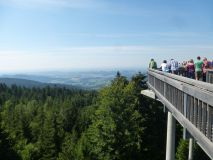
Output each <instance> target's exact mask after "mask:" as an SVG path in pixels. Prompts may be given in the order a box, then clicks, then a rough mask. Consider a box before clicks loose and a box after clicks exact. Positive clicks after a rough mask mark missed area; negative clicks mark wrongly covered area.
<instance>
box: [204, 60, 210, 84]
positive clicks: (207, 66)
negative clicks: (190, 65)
mask: <svg viewBox="0 0 213 160" xmlns="http://www.w3.org/2000/svg"><path fill="white" fill-rule="evenodd" d="M209 68H210V66H209V62H208V60H207V58H206V57H204V58H203V65H202V71H203V81H204V82H206V70H207V69H209Z"/></svg>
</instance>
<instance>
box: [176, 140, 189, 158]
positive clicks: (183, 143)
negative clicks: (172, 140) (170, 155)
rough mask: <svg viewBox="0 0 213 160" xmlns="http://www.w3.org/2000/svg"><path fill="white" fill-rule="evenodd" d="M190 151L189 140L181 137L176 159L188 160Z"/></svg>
mask: <svg viewBox="0 0 213 160" xmlns="http://www.w3.org/2000/svg"><path fill="white" fill-rule="evenodd" d="M188 153H189V141H188V140H184V139H181V140H180V142H179V145H178V148H177V153H176V159H177V160H186V159H187V158H188Z"/></svg>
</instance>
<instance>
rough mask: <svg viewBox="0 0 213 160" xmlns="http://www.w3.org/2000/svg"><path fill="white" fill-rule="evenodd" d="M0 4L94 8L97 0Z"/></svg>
mask: <svg viewBox="0 0 213 160" xmlns="http://www.w3.org/2000/svg"><path fill="white" fill-rule="evenodd" d="M0 4H3V5H9V6H15V7H24V8H38V7H39V8H95V7H100V6H101V4H102V3H100V2H98V1H97V0H1V1H0Z"/></svg>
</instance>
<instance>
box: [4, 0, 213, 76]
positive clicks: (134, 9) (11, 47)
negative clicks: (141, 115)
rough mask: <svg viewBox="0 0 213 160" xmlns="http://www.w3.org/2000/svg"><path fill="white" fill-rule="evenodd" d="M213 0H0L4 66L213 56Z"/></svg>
mask: <svg viewBox="0 0 213 160" xmlns="http://www.w3.org/2000/svg"><path fill="white" fill-rule="evenodd" d="M212 8H213V1H212V0H0V44H1V45H0V71H1V72H11V71H35V70H38V71H39V70H60V69H61V70H62V69H67V70H68V69H83V68H86V69H88V68H99V69H102V68H114V69H115V68H116V69H117V68H118V69H119V68H127V67H129V68H134V67H137V68H143V67H146V66H147V64H148V62H149V60H150V58H155V59H156V60H157V62H158V63H160V62H161V61H162V60H163V59H170V58H175V59H177V60H179V61H182V60H188V59H190V58H195V57H196V56H197V55H200V56H202V57H203V56H206V57H207V58H209V59H213V57H212V55H213V10H212Z"/></svg>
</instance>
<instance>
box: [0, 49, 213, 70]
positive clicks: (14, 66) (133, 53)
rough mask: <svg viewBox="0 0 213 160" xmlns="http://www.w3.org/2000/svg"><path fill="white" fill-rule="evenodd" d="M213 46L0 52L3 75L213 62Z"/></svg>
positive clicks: (0, 68) (0, 66)
mask: <svg viewBox="0 0 213 160" xmlns="http://www.w3.org/2000/svg"><path fill="white" fill-rule="evenodd" d="M212 53H213V46H205V45H204V46H195V45H192V46H187V45H186V46H184V45H182V46H180V45H179V46H100V47H97V46H94V47H71V48H61V49H55V50H49V51H42V52H35V51H8V50H7V51H4V50H2V51H0V71H1V72H11V71H16V72H18V71H32V70H34V71H40V70H43V71H44V70H60V69H62V70H63V69H85V68H114V69H115V68H124V67H141V68H142V67H146V66H147V65H148V63H149V60H150V58H155V59H156V60H157V62H158V64H159V63H161V61H162V60H163V59H167V60H169V59H170V58H175V59H177V60H179V61H183V60H189V59H191V58H193V59H194V58H196V56H198V55H200V56H201V57H204V56H205V57H207V58H212Z"/></svg>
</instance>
